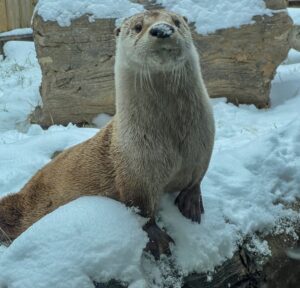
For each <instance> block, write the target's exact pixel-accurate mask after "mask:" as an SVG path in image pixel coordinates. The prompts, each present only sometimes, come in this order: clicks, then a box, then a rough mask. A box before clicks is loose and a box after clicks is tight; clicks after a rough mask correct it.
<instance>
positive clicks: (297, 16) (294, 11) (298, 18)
mask: <svg viewBox="0 0 300 288" xmlns="http://www.w3.org/2000/svg"><path fill="white" fill-rule="evenodd" d="M287 10H288V13H289V15H290V16H291V17H292V19H293V21H294V23H295V24H296V25H300V9H299V8H288V9H287Z"/></svg>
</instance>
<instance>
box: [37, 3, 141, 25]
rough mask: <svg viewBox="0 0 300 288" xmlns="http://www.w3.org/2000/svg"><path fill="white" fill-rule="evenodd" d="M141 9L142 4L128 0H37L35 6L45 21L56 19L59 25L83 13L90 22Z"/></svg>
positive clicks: (136, 11)
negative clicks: (87, 16)
mask: <svg viewBox="0 0 300 288" xmlns="http://www.w3.org/2000/svg"><path fill="white" fill-rule="evenodd" d="M143 10H144V8H143V6H142V5H139V4H135V3H132V2H130V1H129V0H113V1H111V0H101V1H99V0H39V2H38V3H37V5H36V8H35V11H36V12H37V13H38V14H39V15H40V16H42V18H43V19H44V20H45V21H57V22H58V24H59V25H60V26H70V25H71V21H72V20H74V19H76V18H79V17H81V16H82V15H84V14H88V15H89V20H90V21H91V22H92V21H94V20H95V19H97V18H125V17H129V16H131V15H133V14H136V13H138V12H141V11H143Z"/></svg>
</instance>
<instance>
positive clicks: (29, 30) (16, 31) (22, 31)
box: [0, 28, 32, 37]
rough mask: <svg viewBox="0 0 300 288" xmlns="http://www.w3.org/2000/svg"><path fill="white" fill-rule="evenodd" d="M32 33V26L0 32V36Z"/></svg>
mask: <svg viewBox="0 0 300 288" xmlns="http://www.w3.org/2000/svg"><path fill="white" fill-rule="evenodd" d="M26 34H32V28H19V29H14V30H10V31H7V32H2V33H0V37H4V36H16V35H26Z"/></svg>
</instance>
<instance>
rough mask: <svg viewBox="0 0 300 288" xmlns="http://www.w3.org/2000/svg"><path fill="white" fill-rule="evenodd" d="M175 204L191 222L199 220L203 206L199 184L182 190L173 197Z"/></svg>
mask: <svg viewBox="0 0 300 288" xmlns="http://www.w3.org/2000/svg"><path fill="white" fill-rule="evenodd" d="M175 205H177V206H178V209H179V211H180V212H181V214H182V215H183V216H185V217H186V218H188V219H191V220H192V221H193V222H198V223H200V222H201V214H203V213H204V207H203V203H202V197H201V192H200V188H199V186H195V187H192V188H187V189H184V190H182V191H181V192H180V193H179V194H178V196H177V197H176V199H175Z"/></svg>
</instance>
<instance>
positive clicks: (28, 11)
mask: <svg viewBox="0 0 300 288" xmlns="http://www.w3.org/2000/svg"><path fill="white" fill-rule="evenodd" d="M19 1H21V2H19V5H20V16H21V19H20V21H21V27H30V26H31V17H32V11H33V1H32V0H19Z"/></svg>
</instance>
